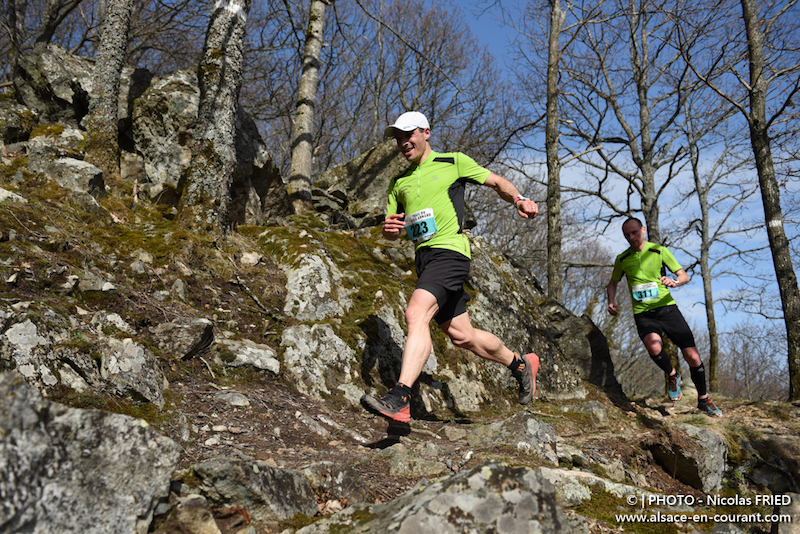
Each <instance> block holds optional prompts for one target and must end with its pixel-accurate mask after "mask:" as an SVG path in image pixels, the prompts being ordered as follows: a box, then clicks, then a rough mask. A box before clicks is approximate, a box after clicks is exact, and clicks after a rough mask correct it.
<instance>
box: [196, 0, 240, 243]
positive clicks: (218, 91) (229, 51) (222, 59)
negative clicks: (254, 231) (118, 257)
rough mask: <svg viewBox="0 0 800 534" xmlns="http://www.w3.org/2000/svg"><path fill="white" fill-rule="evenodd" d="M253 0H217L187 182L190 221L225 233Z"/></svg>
mask: <svg viewBox="0 0 800 534" xmlns="http://www.w3.org/2000/svg"><path fill="white" fill-rule="evenodd" d="M250 5H251V0H230V1H229V0H217V1H216V2H215V4H214V6H213V8H212V9H211V15H210V17H209V22H208V32H207V34H206V40H205V44H204V46H203V54H202V58H201V59H200V64H199V65H198V68H197V78H198V84H199V86H200V105H199V109H198V117H197V124H196V126H195V129H194V136H195V146H194V149H193V157H192V164H191V167H190V168H189V171H188V173H187V177H186V178H185V180H184V183H183V184H182V185H183V187H182V191H183V193H182V197H181V203H180V218H181V221H182V222H183V223H184V224H187V225H189V226H197V227H201V228H206V229H209V230H217V231H221V232H222V233H224V232H226V231H227V230H228V228H229V227H230V224H231V222H230V214H229V211H230V205H231V184H232V183H233V174H234V171H235V169H236V145H235V139H236V114H237V109H238V106H239V93H240V91H241V87H242V65H243V56H244V34H245V26H246V22H247V17H248V15H249V14H250Z"/></svg>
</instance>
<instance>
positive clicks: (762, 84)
mask: <svg viewBox="0 0 800 534" xmlns="http://www.w3.org/2000/svg"><path fill="white" fill-rule="evenodd" d="M742 13H743V18H744V23H745V28H746V30H747V46H748V51H749V56H750V57H749V60H750V91H749V93H750V94H749V96H750V112H749V114H748V117H747V118H748V122H749V127H750V142H751V144H752V147H753V157H754V159H755V163H756V169H757V171H758V183H759V186H760V188H761V200H762V203H763V205H764V217H765V220H766V223H767V236H768V237H769V248H770V250H771V251H772V262H773V264H774V266H775V274H776V276H777V280H778V288H779V290H780V295H781V303H782V306H783V319H784V322H785V323H786V341H787V347H788V363H789V400H798V399H800V291H798V287H797V277H796V276H795V272H794V268H793V266H792V258H791V253H790V251H789V241H788V240H787V239H786V232H785V230H784V228H783V212H782V211H781V200H780V188H779V185H778V180H777V177H776V174H775V166H774V163H773V159H772V148H771V146H770V139H769V131H768V124H767V118H766V117H767V113H766V98H767V91H768V82H767V74H766V73H765V72H764V33H763V32H762V30H761V26H760V23H761V21H760V19H759V14H758V5H757V2H756V0H742Z"/></svg>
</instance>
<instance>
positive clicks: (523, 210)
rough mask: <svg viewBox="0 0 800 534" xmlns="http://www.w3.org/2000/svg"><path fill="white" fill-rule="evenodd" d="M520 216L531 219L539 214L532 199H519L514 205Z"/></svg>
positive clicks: (537, 207)
mask: <svg viewBox="0 0 800 534" xmlns="http://www.w3.org/2000/svg"><path fill="white" fill-rule="evenodd" d="M515 207H516V208H517V212H518V213H519V214H520V216H521V217H524V218H526V219H533V218H534V217H536V216H537V215H538V214H539V206H538V205H537V204H536V202H534V201H533V200H520V201H519V202H517V204H516V206H515Z"/></svg>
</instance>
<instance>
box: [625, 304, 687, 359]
mask: <svg viewBox="0 0 800 534" xmlns="http://www.w3.org/2000/svg"><path fill="white" fill-rule="evenodd" d="M633 318H634V320H635V321H636V329H637V330H638V331H639V337H640V338H641V339H642V340H644V337H645V336H646V335H647V334H653V333H654V334H658V335H659V336H661V337H662V338H663V337H664V334H665V333H666V334H667V336H668V337H669V338H670V339H671V340H672V342H673V343H675V344H676V345H677V346H678V348H681V349H686V348H689V347H695V346H696V344H695V341H694V335H693V334H692V331H691V329H690V328H689V325H688V324H687V323H686V319H684V318H683V314H682V313H681V311H680V310H679V309H678V306H676V305H675V304H672V305H669V306H661V307H660V308H655V309H653V310H649V311H645V312H642V313H637V314H634V316H633Z"/></svg>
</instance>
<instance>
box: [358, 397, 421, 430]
mask: <svg viewBox="0 0 800 534" xmlns="http://www.w3.org/2000/svg"><path fill="white" fill-rule="evenodd" d="M410 401H411V399H410V398H409V397H408V396H407V395H398V394H393V393H392V391H391V390H390V391H389V393H387V394H386V395H384V396H383V397H381V398H379V399H376V398H375V397H373V396H372V395H364V396H363V397H361V405H362V406H363V407H364V408H365V409H366V410H367V411H368V412H370V413H374V414H375V415H380V416H382V417H386V418H387V419H391V420H393V421H399V422H401V423H408V422H409V421H411V402H410Z"/></svg>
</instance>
